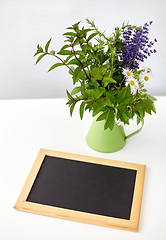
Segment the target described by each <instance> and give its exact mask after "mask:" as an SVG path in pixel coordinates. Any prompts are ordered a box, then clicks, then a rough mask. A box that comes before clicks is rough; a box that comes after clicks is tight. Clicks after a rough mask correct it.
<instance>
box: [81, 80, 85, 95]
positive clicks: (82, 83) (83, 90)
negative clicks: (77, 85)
mask: <svg viewBox="0 0 166 240" xmlns="http://www.w3.org/2000/svg"><path fill="white" fill-rule="evenodd" d="M81 94H82V95H83V96H85V80H83V81H82V82H81Z"/></svg>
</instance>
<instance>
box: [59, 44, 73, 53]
mask: <svg viewBox="0 0 166 240" xmlns="http://www.w3.org/2000/svg"><path fill="white" fill-rule="evenodd" d="M69 47H71V46H70V45H68V44H67V45H64V46H63V47H62V48H61V50H60V52H61V51H63V50H64V49H66V48H69Z"/></svg>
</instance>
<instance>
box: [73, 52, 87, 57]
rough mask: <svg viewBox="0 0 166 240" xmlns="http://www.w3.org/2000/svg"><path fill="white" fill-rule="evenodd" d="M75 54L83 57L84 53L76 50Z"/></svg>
mask: <svg viewBox="0 0 166 240" xmlns="http://www.w3.org/2000/svg"><path fill="white" fill-rule="evenodd" d="M75 54H76V55H80V56H83V57H85V53H83V52H82V51H76V52H75Z"/></svg>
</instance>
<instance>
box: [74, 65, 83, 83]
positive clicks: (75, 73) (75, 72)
mask: <svg viewBox="0 0 166 240" xmlns="http://www.w3.org/2000/svg"><path fill="white" fill-rule="evenodd" d="M81 69H82V68H81V67H77V68H76V69H75V71H74V74H73V85H75V83H76V82H77V81H78V79H79V73H80V71H81Z"/></svg>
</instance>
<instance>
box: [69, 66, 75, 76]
mask: <svg viewBox="0 0 166 240" xmlns="http://www.w3.org/2000/svg"><path fill="white" fill-rule="evenodd" d="M74 71H75V68H74V67H73V66H71V67H70V69H69V74H71V75H73V74H74Z"/></svg>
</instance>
